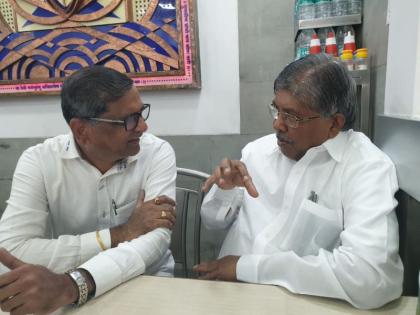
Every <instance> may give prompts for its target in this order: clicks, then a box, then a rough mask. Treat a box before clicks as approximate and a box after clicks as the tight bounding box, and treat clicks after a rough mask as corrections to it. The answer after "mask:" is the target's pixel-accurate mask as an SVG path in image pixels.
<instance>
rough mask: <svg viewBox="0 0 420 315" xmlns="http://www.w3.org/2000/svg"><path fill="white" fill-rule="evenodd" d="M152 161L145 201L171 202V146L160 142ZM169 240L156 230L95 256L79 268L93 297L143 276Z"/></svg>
mask: <svg viewBox="0 0 420 315" xmlns="http://www.w3.org/2000/svg"><path fill="white" fill-rule="evenodd" d="M152 160H153V163H152V165H151V169H150V172H149V173H148V178H147V180H146V185H145V187H144V189H145V192H146V198H145V200H150V199H152V198H155V197H156V196H159V195H167V196H168V197H170V198H172V199H174V200H175V181H176V162H175V153H174V151H173V149H172V147H171V146H170V145H169V144H168V143H167V142H164V143H163V144H162V146H161V147H160V149H159V150H158V152H156V153H155V154H154V155H153V158H152ZM170 240H171V232H170V230H168V229H165V228H158V229H155V230H153V231H151V232H149V233H147V234H144V235H141V236H139V237H138V238H136V239H134V240H132V241H130V242H124V243H121V244H119V245H118V246H117V247H115V248H111V249H108V250H106V251H104V252H101V253H99V255H97V256H95V257H93V258H92V259H90V260H89V261H87V262H85V263H84V264H83V265H81V266H80V268H83V269H86V270H87V271H89V273H90V274H91V275H92V277H93V279H94V280H95V283H96V293H95V296H99V295H101V294H103V293H105V292H106V291H108V290H110V289H112V288H114V287H116V286H118V285H119V284H121V283H123V282H125V281H127V280H129V279H131V278H133V277H136V276H138V275H140V274H142V273H144V272H145V270H146V268H147V267H149V266H150V265H151V264H153V263H154V262H156V261H157V260H159V259H160V258H161V257H162V256H163V255H164V254H165V253H166V252H167V250H168V248H169V245H170Z"/></svg>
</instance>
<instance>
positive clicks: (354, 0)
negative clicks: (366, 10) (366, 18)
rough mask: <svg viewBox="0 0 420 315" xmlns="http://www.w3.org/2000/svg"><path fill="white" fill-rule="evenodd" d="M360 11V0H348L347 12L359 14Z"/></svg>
mask: <svg viewBox="0 0 420 315" xmlns="http://www.w3.org/2000/svg"><path fill="white" fill-rule="evenodd" d="M361 12H362V0H349V1H348V14H360V13H361Z"/></svg>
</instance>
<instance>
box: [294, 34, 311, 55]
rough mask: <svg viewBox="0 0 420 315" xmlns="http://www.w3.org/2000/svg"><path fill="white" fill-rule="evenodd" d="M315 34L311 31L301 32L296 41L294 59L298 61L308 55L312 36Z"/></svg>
mask: <svg viewBox="0 0 420 315" xmlns="http://www.w3.org/2000/svg"><path fill="white" fill-rule="evenodd" d="M314 33H315V31H314V30H313V29H307V30H302V31H301V32H300V34H299V36H298V38H297V40H296V53H295V58H296V60H297V59H300V58H303V57H305V56H307V55H309V48H310V45H311V38H312V35H313V34H314Z"/></svg>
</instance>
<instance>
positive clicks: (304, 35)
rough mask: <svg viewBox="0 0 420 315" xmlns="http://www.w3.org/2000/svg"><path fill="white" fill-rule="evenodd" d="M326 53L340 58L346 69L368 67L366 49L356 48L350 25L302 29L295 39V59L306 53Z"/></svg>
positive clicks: (353, 33)
mask: <svg viewBox="0 0 420 315" xmlns="http://www.w3.org/2000/svg"><path fill="white" fill-rule="evenodd" d="M318 53H326V54H329V55H332V56H334V57H338V56H340V59H341V60H342V61H343V63H344V64H345V65H346V67H347V69H348V70H365V69H368V58H367V53H368V52H367V49H366V48H362V49H358V50H356V41H355V32H354V29H353V27H352V26H350V25H346V26H340V27H338V28H337V30H336V32H334V29H333V28H332V27H324V28H320V29H319V30H318V32H317V33H316V32H315V31H314V30H313V29H306V30H302V31H301V32H300V34H299V36H298V38H297V41H296V52H295V57H296V59H300V58H302V57H305V56H306V55H308V54H318Z"/></svg>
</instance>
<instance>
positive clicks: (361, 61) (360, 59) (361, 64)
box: [355, 48, 369, 70]
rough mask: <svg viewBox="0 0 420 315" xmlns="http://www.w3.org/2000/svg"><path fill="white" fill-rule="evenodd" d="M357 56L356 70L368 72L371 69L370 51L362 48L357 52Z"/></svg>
mask: <svg viewBox="0 0 420 315" xmlns="http://www.w3.org/2000/svg"><path fill="white" fill-rule="evenodd" d="M355 56H356V62H355V65H356V67H355V68H356V70H367V69H369V59H368V49H367V48H360V49H357V50H356V51H355Z"/></svg>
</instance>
